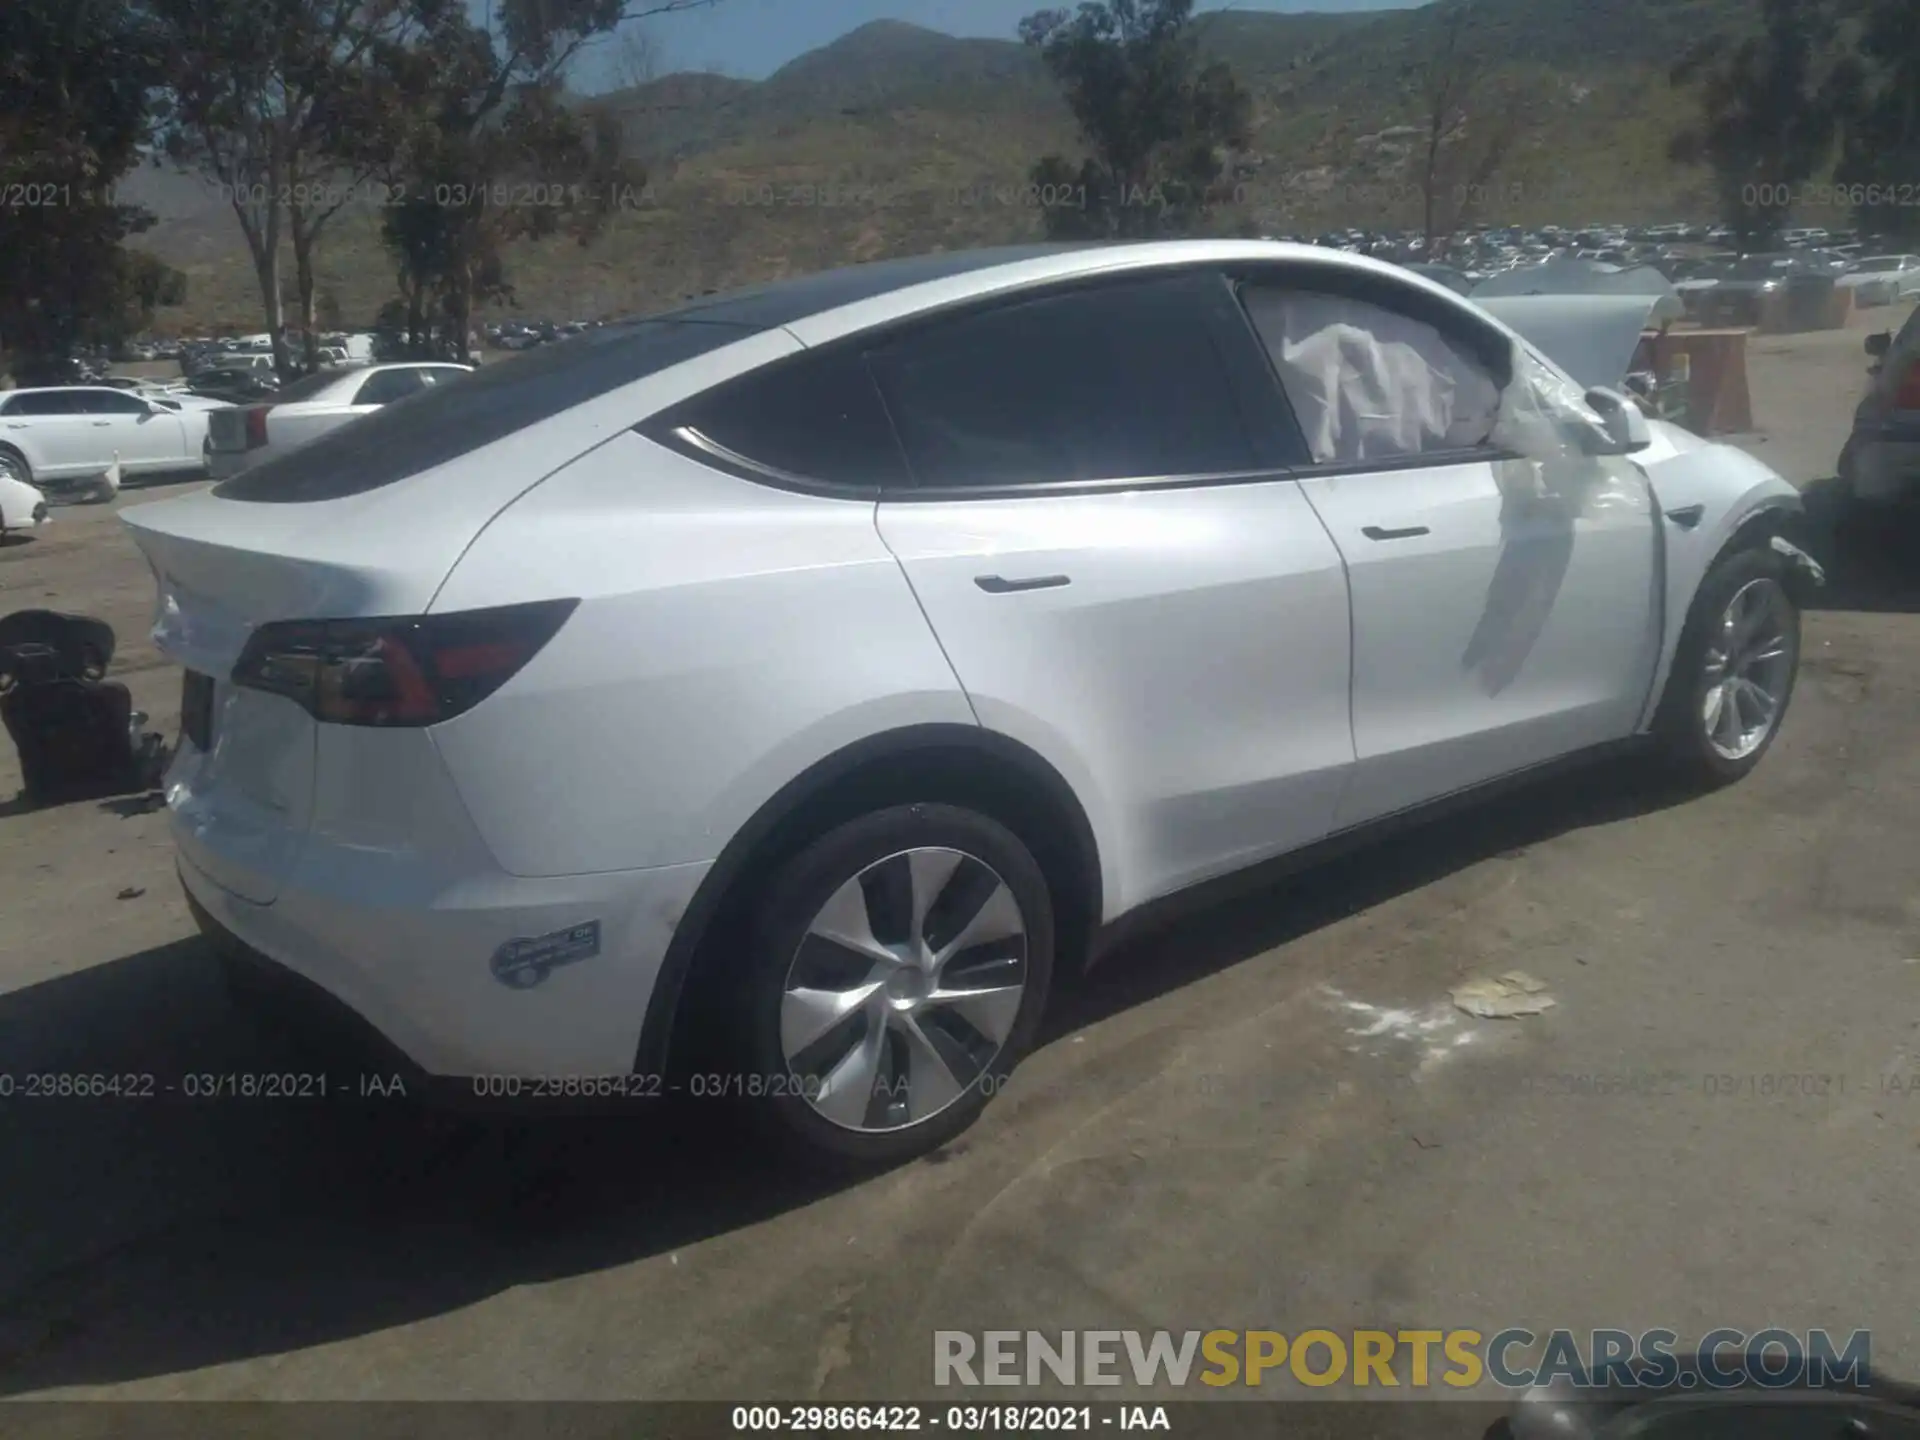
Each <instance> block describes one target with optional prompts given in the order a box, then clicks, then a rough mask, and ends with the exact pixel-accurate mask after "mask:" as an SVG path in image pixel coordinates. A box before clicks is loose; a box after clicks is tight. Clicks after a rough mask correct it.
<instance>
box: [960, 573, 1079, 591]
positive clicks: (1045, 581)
mask: <svg viewBox="0 0 1920 1440" xmlns="http://www.w3.org/2000/svg"><path fill="white" fill-rule="evenodd" d="M973 583H974V584H976V585H978V586H979V587H980V588H981V589H982V590H984V591H986V592H987V594H989V595H1018V594H1021V593H1023V592H1025V591H1028V590H1058V589H1059V588H1060V587H1061V586H1062V585H1071V584H1072V583H1073V578H1072V577H1071V576H1068V575H1036V576H1035V577H1034V578H1033V579H1031V580H1007V579H1004V578H1002V577H1001V576H999V575H976V576H974V577H973Z"/></svg>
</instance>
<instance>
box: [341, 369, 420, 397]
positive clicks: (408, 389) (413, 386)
mask: <svg viewBox="0 0 1920 1440" xmlns="http://www.w3.org/2000/svg"><path fill="white" fill-rule="evenodd" d="M420 388H421V381H420V372H419V371H418V370H376V371H375V372H374V373H373V374H371V375H369V376H368V377H367V378H366V379H365V380H364V381H362V382H361V385H360V389H359V390H358V391H357V392H355V394H354V397H353V403H354V404H356V405H391V404H392V403H393V402H394V401H396V400H404V399H406V398H407V396H409V395H416V394H418V393H419V391H420Z"/></svg>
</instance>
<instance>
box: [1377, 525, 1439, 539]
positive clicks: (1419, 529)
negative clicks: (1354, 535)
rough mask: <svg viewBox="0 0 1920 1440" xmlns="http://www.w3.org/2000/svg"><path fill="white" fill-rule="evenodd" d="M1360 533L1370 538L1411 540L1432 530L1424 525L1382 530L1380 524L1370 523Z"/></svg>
mask: <svg viewBox="0 0 1920 1440" xmlns="http://www.w3.org/2000/svg"><path fill="white" fill-rule="evenodd" d="M1360 533H1361V534H1362V535H1364V536H1366V537H1367V539H1369V540H1411V539H1413V538H1414V537H1415V536H1416V535H1428V534H1431V533H1432V532H1431V531H1429V530H1428V529H1427V527H1426V526H1424V525H1409V526H1408V527H1407V528H1406V529H1404V530H1382V529H1381V528H1380V527H1379V526H1378V525H1369V526H1367V527H1366V528H1365V529H1363V530H1362V531H1361V532H1360Z"/></svg>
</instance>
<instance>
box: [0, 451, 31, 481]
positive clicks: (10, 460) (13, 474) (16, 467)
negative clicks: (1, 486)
mask: <svg viewBox="0 0 1920 1440" xmlns="http://www.w3.org/2000/svg"><path fill="white" fill-rule="evenodd" d="M0 477H5V478H6V479H8V480H18V481H20V482H22V483H23V484H27V485H31V484H33V467H32V466H31V465H29V464H28V463H27V457H26V456H24V455H22V454H21V453H20V452H19V451H18V450H15V449H14V448H13V447H12V446H10V445H0Z"/></svg>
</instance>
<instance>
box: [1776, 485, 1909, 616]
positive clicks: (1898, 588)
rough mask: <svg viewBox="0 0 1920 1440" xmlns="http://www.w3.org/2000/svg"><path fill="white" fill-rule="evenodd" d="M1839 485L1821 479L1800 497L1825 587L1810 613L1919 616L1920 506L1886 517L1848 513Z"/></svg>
mask: <svg viewBox="0 0 1920 1440" xmlns="http://www.w3.org/2000/svg"><path fill="white" fill-rule="evenodd" d="M1836 485H1837V482H1836V481H1833V480H1817V481H1815V482H1814V483H1813V484H1811V485H1808V486H1807V487H1806V488H1805V489H1804V490H1803V491H1802V492H1801V493H1802V495H1803V496H1804V498H1805V500H1806V504H1807V517H1808V519H1809V521H1810V522H1811V523H1812V530H1813V535H1814V537H1815V538H1814V544H1815V546H1816V548H1817V551H1818V555H1817V558H1818V559H1819V561H1820V563H1821V564H1822V565H1824V566H1825V567H1826V570H1827V583H1826V586H1825V587H1824V588H1823V589H1822V590H1820V591H1819V592H1818V593H1817V594H1815V595H1814V596H1813V598H1812V599H1811V600H1810V601H1809V602H1808V608H1809V609H1812V610H1834V611H1843V610H1851V611H1856V612H1867V613H1875V614H1901V615H1911V614H1916V613H1920V507H1903V508H1900V509H1891V510H1888V511H1887V512H1886V513H1884V514H1873V513H1862V512H1855V513H1851V514H1849V513H1846V512H1844V511H1842V509H1841V507H1840V505H1839V504H1838V502H1837V499H1836V494H1835V487H1836Z"/></svg>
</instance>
